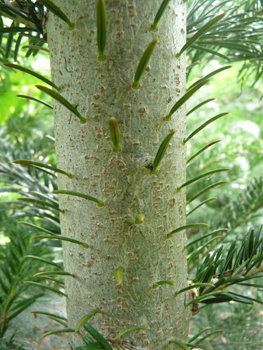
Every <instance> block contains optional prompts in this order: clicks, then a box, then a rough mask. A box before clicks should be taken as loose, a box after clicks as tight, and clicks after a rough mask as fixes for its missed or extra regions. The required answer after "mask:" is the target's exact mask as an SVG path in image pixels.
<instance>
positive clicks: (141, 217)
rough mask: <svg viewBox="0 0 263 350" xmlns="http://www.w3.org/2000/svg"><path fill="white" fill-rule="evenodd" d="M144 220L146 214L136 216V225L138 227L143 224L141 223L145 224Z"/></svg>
mask: <svg viewBox="0 0 263 350" xmlns="http://www.w3.org/2000/svg"><path fill="white" fill-rule="evenodd" d="M144 218H145V216H144V214H138V215H136V216H135V224H136V225H139V224H141V223H142V222H143V220H144Z"/></svg>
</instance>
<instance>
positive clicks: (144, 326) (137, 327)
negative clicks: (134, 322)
mask: <svg viewBox="0 0 263 350" xmlns="http://www.w3.org/2000/svg"><path fill="white" fill-rule="evenodd" d="M147 328H148V326H147V325H141V326H134V327H131V328H126V329H124V330H123V331H121V332H120V333H118V334H117V335H116V337H115V338H114V339H115V340H116V339H118V338H120V337H121V336H122V335H124V334H126V333H128V332H132V331H136V330H137V329H147Z"/></svg>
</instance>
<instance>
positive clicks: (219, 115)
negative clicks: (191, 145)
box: [184, 112, 229, 143]
mask: <svg viewBox="0 0 263 350" xmlns="http://www.w3.org/2000/svg"><path fill="white" fill-rule="evenodd" d="M227 114H229V112H227V113H221V114H218V115H216V116H215V117H213V118H211V119H209V120H208V121H206V122H205V123H204V124H202V125H200V126H199V127H198V128H197V129H195V130H194V131H193V132H192V133H191V134H190V135H189V136H187V138H186V139H185V140H184V143H186V142H187V141H189V140H190V139H191V138H192V137H193V136H195V135H196V134H198V133H199V132H200V131H201V130H203V129H204V128H205V127H206V126H207V125H209V124H211V123H213V122H214V121H215V120H217V119H219V118H221V117H223V116H225V115H227Z"/></svg>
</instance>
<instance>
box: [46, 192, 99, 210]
mask: <svg viewBox="0 0 263 350" xmlns="http://www.w3.org/2000/svg"><path fill="white" fill-rule="evenodd" d="M52 193H58V194H69V195H71V196H76V197H82V198H85V199H88V200H90V201H93V202H96V203H97V204H98V206H99V207H103V206H104V203H103V202H101V201H100V200H98V199H97V198H94V197H91V196H88V195H87V194H84V193H79V192H75V191H67V190H55V191H52Z"/></svg>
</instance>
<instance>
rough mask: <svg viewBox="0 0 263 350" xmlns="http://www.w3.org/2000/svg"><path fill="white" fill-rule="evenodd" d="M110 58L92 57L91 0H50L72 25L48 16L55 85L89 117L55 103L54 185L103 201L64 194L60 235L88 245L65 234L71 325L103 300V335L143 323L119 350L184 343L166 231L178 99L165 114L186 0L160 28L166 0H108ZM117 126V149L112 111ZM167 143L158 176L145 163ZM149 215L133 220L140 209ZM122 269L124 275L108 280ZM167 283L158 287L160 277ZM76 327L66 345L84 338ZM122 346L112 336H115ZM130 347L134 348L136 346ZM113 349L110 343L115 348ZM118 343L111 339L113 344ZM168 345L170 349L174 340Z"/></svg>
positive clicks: (172, 203) (176, 180)
mask: <svg viewBox="0 0 263 350" xmlns="http://www.w3.org/2000/svg"><path fill="white" fill-rule="evenodd" d="M105 2H106V11H107V42H106V48H105V56H106V59H105V60H103V61H100V60H99V59H98V49H97V36H96V33H97V24H96V1H95V0H56V1H55V0H54V3H55V4H56V5H58V6H59V7H60V8H61V9H62V11H63V12H65V13H66V15H67V16H68V17H69V18H70V20H71V21H72V22H73V23H74V24H75V28H74V29H73V30H70V29H69V28H68V26H67V25H66V24H65V23H64V22H62V21H61V20H60V19H58V17H55V16H54V15H53V14H52V13H49V14H48V17H47V22H46V26H47V36H48V44H49V48H50V57H51V71H52V79H53V81H54V83H55V84H57V85H58V86H59V87H60V88H61V94H62V96H64V97H65V98H66V99H67V100H68V101H69V102H70V103H72V104H73V105H74V106H75V107H76V108H77V110H78V111H79V112H80V113H81V114H82V115H83V116H84V117H85V118H86V123H85V124H81V123H80V121H79V120H78V119H77V118H76V117H75V116H74V115H73V114H71V113H70V112H69V111H68V110H66V109H65V108H64V107H63V106H62V105H60V104H58V103H57V102H56V101H54V114H55V137H56V152H57V166H58V168H61V169H63V170H65V171H67V172H69V173H71V174H72V175H73V177H72V179H69V178H68V177H66V176H64V175H59V177H58V183H59V189H60V190H71V191H76V192H81V193H84V194H87V195H90V196H92V197H95V198H97V199H99V200H101V201H102V202H104V204H105V205H104V206H103V207H99V206H98V205H97V204H96V203H94V202H92V201H89V200H86V199H84V198H79V197H75V196H70V195H65V194H60V195H59V201H60V207H61V209H63V210H64V211H65V214H64V215H61V227H62V234H63V235H64V236H68V237H71V238H75V239H77V240H79V241H82V242H85V243H87V244H89V246H90V248H84V247H82V246H80V245H77V244H72V243H63V254H64V270H65V271H68V272H71V273H73V274H74V275H75V276H76V277H75V278H72V277H66V281H65V286H66V293H67V296H68V298H67V315H68V322H69V327H73V328H74V327H75V326H76V324H77V322H78V321H79V320H80V318H81V317H82V316H84V315H85V314H87V313H88V312H89V311H91V310H92V309H95V308H98V309H100V310H101V313H100V314H97V315H96V316H94V317H93V318H92V319H91V321H90V323H91V324H92V325H93V327H95V328H96V329H97V330H98V331H99V332H100V333H102V334H103V335H104V336H105V337H107V339H113V338H114V337H115V336H116V334H117V333H118V332H120V331H122V330H124V329H126V328H129V327H132V326H138V325H147V326H148V328H147V329H146V330H136V331H132V332H129V333H127V334H126V335H124V336H123V337H121V338H120V339H121V341H124V342H123V343H122V346H124V345H123V344H124V343H125V342H127V343H125V344H126V349H130V348H132V349H158V350H159V349H165V348H167V347H168V345H169V341H170V340H172V339H174V338H177V339H179V340H181V341H186V340H187V335H188V326H189V319H190V310H189V308H187V309H186V308H185V303H186V296H185V294H180V295H179V296H178V297H174V294H175V292H176V291H177V290H179V289H181V288H183V287H185V286H187V264H186V252H185V250H184V247H185V232H184V231H181V232H179V233H177V234H175V235H173V236H172V237H171V238H169V239H167V234H168V233H170V232H171V231H173V230H174V229H176V228H177V227H179V226H182V225H184V224H185V191H184V190H181V191H177V187H178V186H179V185H181V184H182V183H184V182H185V169H186V166H185V146H184V144H183V139H184V137H185V126H186V116H185V109H184V107H182V108H180V110H179V111H178V112H176V113H175V114H174V115H173V116H172V118H171V120H170V121H166V120H165V119H164V117H165V116H166V115H167V114H168V113H169V111H170V109H171V107H172V106H173V105H174V103H175V102H176V101H177V100H178V99H179V97H180V96H182V95H183V93H184V92H185V55H182V56H181V57H180V59H177V58H176V53H177V52H178V51H179V49H180V48H181V47H182V46H183V44H184V42H185V22H186V14H185V4H184V1H183V0H174V1H171V2H170V4H169V6H168V8H167V9H166V11H165V13H164V15H163V17H162V19H161V21H160V23H159V27H158V30H157V31H152V30H151V25H152V23H153V19H154V16H155V14H156V13H157V10H158V8H159V6H160V4H161V2H162V1H161V0H144V1H141V0H106V1H105ZM154 38H157V39H158V44H157V46H156V48H155V50H154V53H153V55H152V57H151V60H150V62H149V64H148V67H147V69H146V71H145V73H144V74H143V76H142V78H141V81H140V87H139V88H138V89H134V88H133V87H132V84H133V78H134V73H135V71H136V68H137V65H138V63H139V60H140V58H141V57H142V55H143V52H144V50H145V49H146V48H147V46H148V45H149V43H150V42H151V41H152V40H153V39H154ZM111 117H115V118H116V119H117V121H118V123H119V127H120V151H119V152H113V147H112V143H111V139H110V129H109V118H111ZM172 130H175V131H176V132H175V134H174V136H173V138H172V140H171V142H170V145H169V147H168V150H167V152H166V155H165V156H164V158H163V160H162V162H161V164H160V166H159V168H158V172H157V173H156V174H153V173H151V170H150V169H149V168H150V166H151V164H152V162H153V160H154V158H155V155H156V153H157V150H158V148H159V146H160V144H161V142H162V141H163V140H164V138H165V137H166V136H167V135H168V134H169V133H170V132H171V131H172ZM138 214H143V215H144V220H143V222H142V223H140V224H136V223H135V221H136V216H137V215H138ZM116 269H120V270H119V271H121V269H123V271H124V272H123V278H122V281H121V283H118V282H120V280H119V281H117V280H116V278H115V277H114V276H115V275H114V272H115V271H116ZM166 280H169V281H174V282H175V286H172V285H169V284H163V285H160V286H159V287H158V288H153V286H154V285H155V284H156V282H158V281H166ZM82 344H83V342H82V339H81V337H80V336H79V335H77V334H73V335H72V336H70V345H71V348H73V349H74V347H75V346H79V345H82ZM116 344H117V343H116ZM132 346H133V347H132ZM113 347H115V346H113ZM116 348H117V345H116ZM169 348H174V349H175V348H176V346H175V345H174V344H173V345H170V346H169Z"/></svg>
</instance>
